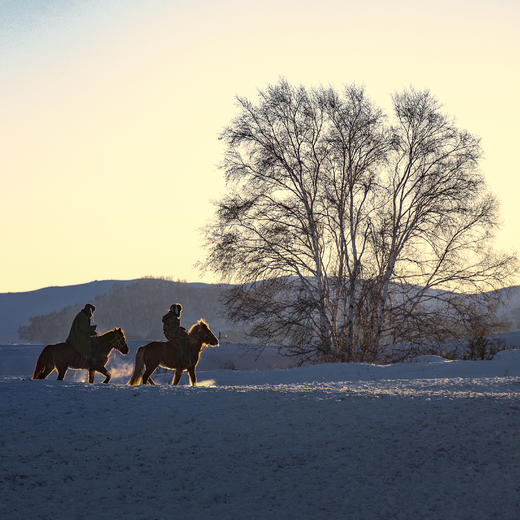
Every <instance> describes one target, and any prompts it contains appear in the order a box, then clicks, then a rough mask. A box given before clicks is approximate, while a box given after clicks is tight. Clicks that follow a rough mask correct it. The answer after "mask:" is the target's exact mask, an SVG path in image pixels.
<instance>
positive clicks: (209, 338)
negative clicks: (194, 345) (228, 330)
mask: <svg viewBox="0 0 520 520" xmlns="http://www.w3.org/2000/svg"><path fill="white" fill-rule="evenodd" d="M188 334H189V335H190V336H191V335H193V336H194V337H195V336H196V337H197V339H198V340H199V341H200V342H201V343H202V346H204V345H209V346H211V347H215V346H217V345H218V338H217V337H216V336H215V334H213V332H211V330H210V328H209V326H208V324H207V323H206V322H205V321H204V320H202V319H200V320H199V321H198V322H197V323H196V324H195V325H193V326H192V327H191V328H190V330H189V332H188Z"/></svg>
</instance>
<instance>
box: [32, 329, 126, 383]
mask: <svg viewBox="0 0 520 520" xmlns="http://www.w3.org/2000/svg"><path fill="white" fill-rule="evenodd" d="M96 341H97V355H96V359H95V360H94V362H93V363H92V364H91V365H90V366H89V364H88V362H87V360H86V359H85V358H84V357H83V356H82V355H81V354H80V353H79V352H77V351H76V350H75V349H74V348H73V347H72V346H71V345H69V344H68V343H58V344H57V345H47V346H46V347H44V349H43V350H42V352H41V354H40V357H39V358H38V361H37V362H36V366H35V367H34V373H33V376H32V378H33V379H45V378H46V377H47V376H48V375H49V374H50V373H51V372H52V371H53V370H54V369H56V370H57V371H58V380H60V381H61V380H62V379H63V378H64V377H65V374H66V372H67V370H68V369H69V367H70V368H86V369H88V382H89V383H93V382H94V374H95V373H96V372H100V373H101V374H103V375H104V376H105V380H104V381H103V383H108V382H109V381H110V378H111V377H112V374H110V372H109V371H108V370H107V369H106V368H105V365H106V364H107V361H108V356H109V354H110V352H111V351H112V349H113V348H115V349H117V350H119V352H121V354H128V345H127V344H126V338H125V333H124V332H123V330H122V329H118V328H116V329H113V330H109V331H108V332H105V333H104V334H101V335H100V336H96Z"/></svg>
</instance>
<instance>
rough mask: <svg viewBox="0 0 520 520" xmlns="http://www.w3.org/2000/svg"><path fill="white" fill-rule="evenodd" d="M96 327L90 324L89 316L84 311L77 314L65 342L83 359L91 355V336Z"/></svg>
mask: <svg viewBox="0 0 520 520" xmlns="http://www.w3.org/2000/svg"><path fill="white" fill-rule="evenodd" d="M95 329H96V327H95V326H94V325H91V324H90V316H89V314H87V312H86V311H85V309H83V310H81V311H80V312H78V314H77V315H76V317H75V318H74V321H73V322H72V326H71V327H70V332H69V335H68V337H67V339H66V342H67V343H68V344H69V345H72V346H73V347H74V348H75V349H76V350H77V351H78V352H79V353H80V354H81V355H82V356H83V357H86V358H88V357H90V355H91V353H92V347H91V336H92V335H94V334H95Z"/></svg>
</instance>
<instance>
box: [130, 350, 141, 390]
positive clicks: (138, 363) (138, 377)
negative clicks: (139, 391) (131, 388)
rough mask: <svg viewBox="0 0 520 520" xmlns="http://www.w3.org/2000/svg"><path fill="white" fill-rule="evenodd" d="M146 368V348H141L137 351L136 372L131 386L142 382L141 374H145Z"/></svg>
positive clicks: (131, 380) (131, 379)
mask: <svg viewBox="0 0 520 520" xmlns="http://www.w3.org/2000/svg"><path fill="white" fill-rule="evenodd" d="M143 368H144V346H142V347H139V348H138V349H137V354H136V355H135V362H134V372H133V374H132V377H131V378H130V380H129V381H128V384H129V385H138V384H139V381H140V380H141V374H142V373H143Z"/></svg>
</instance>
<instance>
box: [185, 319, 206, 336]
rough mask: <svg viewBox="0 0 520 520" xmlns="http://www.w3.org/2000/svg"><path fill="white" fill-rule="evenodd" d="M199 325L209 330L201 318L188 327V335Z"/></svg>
mask: <svg viewBox="0 0 520 520" xmlns="http://www.w3.org/2000/svg"><path fill="white" fill-rule="evenodd" d="M199 325H202V326H203V327H207V328H209V326H208V324H207V323H206V322H205V321H204V320H203V319H202V318H201V319H200V320H199V321H198V322H197V323H194V324H193V325H192V326H191V327H190V330H188V334H190V333H191V332H193V331H194V330H195V328H196V327H198V326H199Z"/></svg>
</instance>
